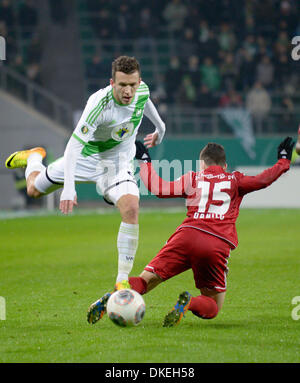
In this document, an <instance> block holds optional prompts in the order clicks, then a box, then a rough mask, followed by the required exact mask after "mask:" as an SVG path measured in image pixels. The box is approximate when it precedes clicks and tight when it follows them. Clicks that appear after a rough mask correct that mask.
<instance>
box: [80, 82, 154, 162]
mask: <svg viewBox="0 0 300 383" xmlns="http://www.w3.org/2000/svg"><path fill="white" fill-rule="evenodd" d="M148 99H149V88H148V86H147V85H146V84H145V83H144V82H141V84H140V86H139V88H138V89H137V91H136V93H135V96H134V98H133V100H132V102H131V103H130V104H129V105H122V104H120V103H118V102H117V101H116V99H115V98H114V96H113V88H112V86H110V85H109V86H107V87H106V88H104V89H100V90H99V91H97V92H96V93H94V94H93V95H92V96H91V97H90V98H89V100H88V102H87V105H86V107H85V109H84V111H83V113H82V116H81V118H80V120H79V122H78V124H77V126H76V128H75V130H74V133H73V137H75V138H76V139H77V140H78V141H80V142H81V143H82V144H83V145H84V147H83V150H82V152H81V154H82V155H83V156H84V157H89V156H92V157H93V158H94V159H97V160H100V161H105V160H115V159H116V157H117V156H118V155H119V154H120V153H126V158H127V160H129V161H131V160H132V159H133V158H134V156H135V139H136V135H137V132H138V129H139V126H140V125H141V122H142V118H143V114H144V108H145V105H146V103H147V101H148Z"/></svg>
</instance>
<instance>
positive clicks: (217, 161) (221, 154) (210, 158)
mask: <svg viewBox="0 0 300 383" xmlns="http://www.w3.org/2000/svg"><path fill="white" fill-rule="evenodd" d="M200 160H203V161H204V162H205V164H206V165H207V166H212V165H219V166H222V167H224V166H225V165H226V153H225V150H224V147H223V146H222V145H219V144H216V143H214V142H209V143H208V144H207V145H206V146H205V147H204V148H203V149H202V150H201V152H200Z"/></svg>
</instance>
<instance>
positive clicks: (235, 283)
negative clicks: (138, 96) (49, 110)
mask: <svg viewBox="0 0 300 383" xmlns="http://www.w3.org/2000/svg"><path fill="white" fill-rule="evenodd" d="M299 215H300V211H299V210H246V209H244V210H241V213H240V217H239V219H238V222H237V227H238V233H239V239H240V245H239V247H238V249H236V250H234V251H233V252H232V253H231V258H230V261H229V275H228V291H227V296H226V300H225V304H224V306H223V309H222V311H221V312H220V313H219V315H218V316H217V318H215V319H213V320H206V321H205V320H201V319H199V318H197V317H195V316H193V315H192V314H191V313H190V312H189V313H188V314H187V315H186V318H184V320H183V321H182V322H181V323H180V325H179V326H178V327H176V328H163V327H162V320H163V317H164V315H165V314H166V313H167V312H168V310H169V309H170V308H171V307H172V306H173V304H174V303H175V301H176V299H177V295H178V293H180V292H181V291H183V290H185V289H187V290H188V291H190V292H191V293H192V294H193V295H196V294H197V295H198V292H197V290H196V288H195V287H194V282H193V278H192V273H191V272H186V273H184V274H182V275H180V276H178V277H176V278H174V279H172V280H170V281H168V282H166V283H165V284H162V285H160V286H159V287H158V288H157V289H155V290H153V291H152V292H150V293H149V294H148V295H145V296H144V298H145V302H146V315H145V318H144V320H143V322H142V323H141V324H140V325H139V326H138V327H136V328H118V327H117V326H115V325H114V324H113V323H112V322H111V321H110V320H109V319H108V318H107V317H104V318H103V320H101V322H98V323H97V324H96V325H94V326H91V325H89V324H88V323H87V321H86V310H87V307H88V306H89V304H90V303H92V302H93V301H94V300H96V299H97V298H98V297H99V296H101V295H102V294H103V293H104V292H106V291H110V290H111V288H112V286H113V284H114V281H115V276H116V269H117V252H116V236H117V231H118V226H119V216H118V214H114V213H113V214H108V215H96V214H95V215H92V214H91V215H76V214H75V215H73V216H70V217H62V216H60V215H59V214H57V216H55V215H54V216H45V217H28V218H18V219H6V220H3V219H2V220H0V262H1V266H0V296H2V297H4V298H5V300H6V320H1V321H0V362H6V363H10V362H65V363H69V362H78V363H79V362H101V363H104V362H107V363H122V362H125V363H126V362H132V363H133V362H135V363H140V362H168V363H171V362H174V363H185V362H186V363H189V362H196V363H202V362H209V363H219V362H225V363H227V362H230V363H231V362H235V363H241V362H243V363H253V362H256V363H275V362H277V363H287V362H290V363H298V362H299V361H300V348H299V344H300V321H297V320H293V319H292V316H291V313H292V310H293V308H294V306H293V305H292V299H293V297H295V296H300V284H299V275H300V250H299ZM184 216H185V212H184V211H182V212H177V213H171V212H169V213H164V212H163V211H161V212H152V213H149V212H144V213H143V212H142V213H141V215H140V241H139V249H138V253H137V256H136V261H135V265H134V269H133V272H132V275H138V274H139V273H140V271H141V270H142V269H143V267H144V266H145V265H146V264H147V262H148V261H149V260H150V259H151V258H152V257H153V256H154V255H155V254H156V252H157V251H158V250H159V249H160V248H161V247H162V246H163V244H164V243H165V241H166V240H167V239H168V237H169V236H170V235H171V234H172V233H173V231H174V229H175V228H176V227H177V225H178V224H180V223H181V221H182V220H183V218H184ZM299 311H300V310H299Z"/></svg>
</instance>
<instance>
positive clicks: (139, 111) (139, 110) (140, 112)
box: [135, 109, 143, 117]
mask: <svg viewBox="0 0 300 383" xmlns="http://www.w3.org/2000/svg"><path fill="white" fill-rule="evenodd" d="M142 111H143V109H137V110H136V113H135V115H136V116H137V117H140V115H141V114H142Z"/></svg>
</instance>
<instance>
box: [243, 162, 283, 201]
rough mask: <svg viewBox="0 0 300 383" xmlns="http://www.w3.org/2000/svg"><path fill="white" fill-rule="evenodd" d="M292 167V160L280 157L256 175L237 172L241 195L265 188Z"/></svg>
mask: <svg viewBox="0 0 300 383" xmlns="http://www.w3.org/2000/svg"><path fill="white" fill-rule="evenodd" d="M289 168H290V161H289V160H287V159H280V160H278V161H277V163H276V164H275V165H273V166H272V167H270V168H268V169H266V170H264V171H263V172H262V173H259V174H257V175H256V176H246V175H243V174H242V173H239V172H236V176H237V178H238V190H239V194H240V195H245V194H247V193H251V192H253V191H256V190H260V189H264V188H266V187H267V186H269V185H271V184H272V183H273V182H274V181H276V180H277V179H278V178H279V177H280V176H281V175H282V174H283V173H285V172H286V171H288V170H289Z"/></svg>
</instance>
